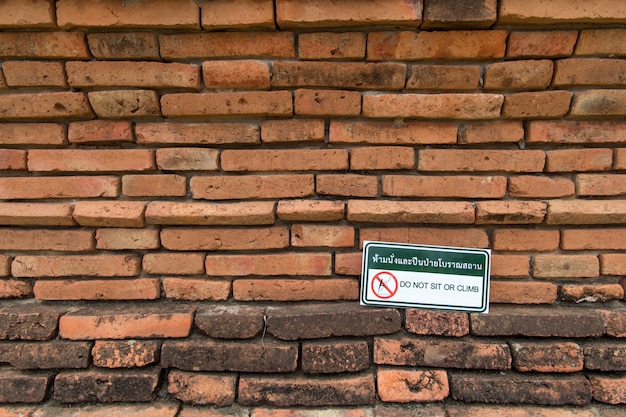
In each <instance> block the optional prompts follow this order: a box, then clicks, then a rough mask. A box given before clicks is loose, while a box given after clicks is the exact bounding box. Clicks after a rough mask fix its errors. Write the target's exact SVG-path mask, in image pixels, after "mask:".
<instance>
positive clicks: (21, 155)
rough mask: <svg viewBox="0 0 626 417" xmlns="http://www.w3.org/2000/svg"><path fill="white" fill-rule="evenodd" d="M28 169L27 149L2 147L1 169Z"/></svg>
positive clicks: (0, 154) (0, 151) (0, 153)
mask: <svg viewBox="0 0 626 417" xmlns="http://www.w3.org/2000/svg"><path fill="white" fill-rule="evenodd" d="M1 170H16V171H26V151H22V150H20V149H0V171H1Z"/></svg>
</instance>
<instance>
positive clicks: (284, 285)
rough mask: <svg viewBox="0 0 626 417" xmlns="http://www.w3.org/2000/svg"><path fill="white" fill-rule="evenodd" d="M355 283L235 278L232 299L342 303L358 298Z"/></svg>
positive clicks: (327, 279) (356, 283)
mask: <svg viewBox="0 0 626 417" xmlns="http://www.w3.org/2000/svg"><path fill="white" fill-rule="evenodd" d="M358 294H359V285H358V282H357V281H356V280H352V279H339V278H324V279H301V278H298V279H272V280H264V279H237V280H235V281H234V282H233V298H234V299H235V300H239V301H343V300H356V299H358Z"/></svg>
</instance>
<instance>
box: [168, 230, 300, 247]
mask: <svg viewBox="0 0 626 417" xmlns="http://www.w3.org/2000/svg"><path fill="white" fill-rule="evenodd" d="M161 243H162V245H163V247H164V248H165V249H169V250H185V251H188V250H203V251H216V250H257V249H282V248H286V247H288V246H289V229H288V228H287V227H284V226H274V227H254V228H251V227H248V228H245V229H234V228H213V227H212V228H198V227H194V228H179V227H177V228H163V230H161Z"/></svg>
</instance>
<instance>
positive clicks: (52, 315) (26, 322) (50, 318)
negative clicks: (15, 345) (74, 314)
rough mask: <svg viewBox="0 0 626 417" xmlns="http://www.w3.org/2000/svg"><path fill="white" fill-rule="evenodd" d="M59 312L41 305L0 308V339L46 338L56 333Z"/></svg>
mask: <svg viewBox="0 0 626 417" xmlns="http://www.w3.org/2000/svg"><path fill="white" fill-rule="evenodd" d="M60 316H61V314H60V313H59V312H58V311H57V310H54V309H51V308H46V307H42V306H41V305H20V306H11V307H9V306H7V307H3V308H1V309H0V339H6V340H48V339H51V338H52V337H54V336H55V335H56V333H57V328H58V325H59V317H60Z"/></svg>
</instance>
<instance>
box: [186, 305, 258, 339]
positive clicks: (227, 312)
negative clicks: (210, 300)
mask: <svg viewBox="0 0 626 417" xmlns="http://www.w3.org/2000/svg"><path fill="white" fill-rule="evenodd" d="M264 315H265V308H264V307H262V306H250V305H241V304H231V305H212V306H203V307H202V308H200V309H199V310H198V311H197V312H196V318H195V325H196V326H197V327H198V328H199V329H200V330H202V331H203V332H204V333H206V334H207V336H209V337H212V338H216V339H250V338H253V337H255V336H258V335H259V334H261V332H262V331H263V327H264V325H265V322H264V319H263V317H264Z"/></svg>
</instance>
